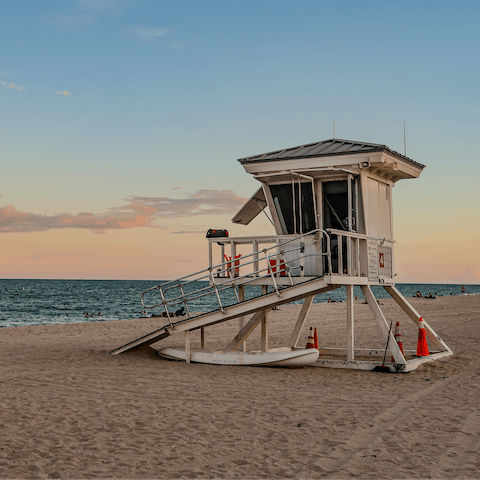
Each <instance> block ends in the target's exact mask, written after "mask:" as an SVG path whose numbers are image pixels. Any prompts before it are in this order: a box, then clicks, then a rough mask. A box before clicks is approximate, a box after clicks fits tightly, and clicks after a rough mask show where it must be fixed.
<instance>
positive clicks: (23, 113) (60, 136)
mask: <svg viewBox="0 0 480 480" xmlns="http://www.w3.org/2000/svg"><path fill="white" fill-rule="evenodd" d="M479 18H480V3H479V2H473V1H463V2H462V1H457V2H451V1H450V2H446V1H415V2H414V1H404V2H385V1H362V2H360V1H338V2H322V1H297V2H292V1H281V0H276V1H257V2H252V1H243V2H228V1H206V0H205V1H174V2H173V1H146V0H139V1H135V2H133V1H128V0H72V1H48V0H46V1H42V2H38V1H22V0H19V1H15V2H2V3H1V4H0V40H1V45H2V48H1V49H0V81H1V82H2V83H1V84H0V145H1V153H0V159H1V164H2V176H1V177H0V178H1V180H0V194H1V195H2V197H0V207H5V205H13V206H14V207H15V208H16V209H17V210H18V211H20V212H28V213H32V214H35V215H56V214H58V213H68V214H72V215H76V214H78V213H79V212H92V213H94V214H100V213H102V212H106V211H108V209H111V208H113V207H117V206H121V205H124V204H125V202H124V201H123V199H125V198H127V197H131V196H142V197H159V196H160V197H165V198H167V197H168V198H172V199H181V198H184V197H185V196H186V195H187V196H188V195H189V194H194V193H195V192H197V191H199V190H202V189H210V190H221V189H229V190H232V191H234V192H235V193H236V194H237V195H238V197H248V196H250V195H251V194H252V193H253V191H254V190H255V189H256V182H255V181H254V180H253V179H251V178H250V177H249V176H248V175H247V174H245V173H244V172H243V170H242V168H241V166H240V165H239V164H238V162H236V159H237V158H240V157H244V156H248V155H253V154H257V153H261V152H266V151H271V150H276V149H279V148H284V147H291V146H294V145H300V144H303V143H311V142H315V141H319V140H322V139H327V138H331V136H332V122H333V121H335V125H336V136H337V137H339V138H347V139H352V140H362V141H367V142H375V143H382V144H386V145H388V146H389V147H390V148H392V149H394V150H397V151H400V152H402V153H403V122H406V125H407V155H408V156H410V157H411V158H413V159H414V160H417V161H419V162H421V163H424V164H426V165H427V169H426V170H425V171H424V172H423V173H422V176H421V178H420V179H419V180H415V181H408V182H407V181H404V182H399V184H398V185H397V186H396V188H395V192H394V195H395V197H394V198H395V204H394V205H395V212H396V217H395V226H396V232H397V236H399V237H400V238H402V239H405V240H404V242H405V241H406V242H407V244H408V245H410V244H411V245H412V246H413V245H416V244H417V243H418V242H417V243H416V239H418V238H420V239H421V238H429V235H430V234H432V232H435V234H436V235H437V238H436V239H435V240H434V241H435V242H437V241H439V240H438V236H443V237H444V238H445V237H446V236H448V235H451V232H452V228H457V229H458V228H460V229H461V230H462V232H463V236H464V238H467V239H471V240H472V241H476V239H480V228H479V219H480V218H479V214H478V212H477V210H478V208H477V207H478V205H479V203H480V194H479V192H478V190H479V189H478V187H477V181H478V178H479V174H480V171H479V170H480V169H479V167H478V165H479V162H478V151H477V150H478V149H477V141H478V140H477V139H478V138H479V135H478V134H479V116H478V111H479V106H480V95H479V89H478V85H479V83H480V82H479V66H480V57H479V53H478V52H479V51H480V28H479V26H480V25H479ZM445 212H447V215H448V216H449V217H454V218H455V221H453V222H452V221H449V220H447V221H445ZM222 215H223V214H222ZM230 217H231V215H224V216H222V217H221V220H222V222H223V224H224V225H226V226H227V227H228V226H229V225H228V222H229V218H230ZM200 220H201V221H200ZM209 221H214V219H209ZM195 222H197V223H196V224H198V228H200V227H201V228H203V227H204V226H205V225H206V223H205V222H206V219H205V217H203V218H201V219H198V218H193V216H192V218H190V217H188V218H187V217H183V219H179V225H180V224H182V225H184V224H190V223H192V224H194V223H195ZM204 224H205V225H204ZM167 227H169V225H167ZM167 227H166V228H167ZM257 227H258V228H260V227H259V226H257ZM257 227H256V228H257ZM175 228H177V226H175ZM235 228H238V227H235ZM419 229H420V230H419ZM50 233H51V234H52V235H53V233H56V235H55V237H53V236H51V237H48V238H55V240H52V245H51V248H52V249H53V248H55V244H56V242H59V243H60V244H61V243H62V242H63V240H62V234H60V233H59V232H53V233H52V232H50ZM239 233H243V231H239ZM47 234H48V232H41V233H36V232H27V233H8V232H7V233H3V234H2V235H1V236H0V239H2V238H5V237H8V239H9V240H11V239H12V238H17V237H18V236H19V237H18V238H20V239H24V238H26V237H27V236H30V237H29V238H33V235H43V237H41V238H42V242H43V241H46V240H45V239H46V238H47ZM137 234H138V235H140V234H139V233H138V232H137ZM169 234H170V233H169V230H168V228H167V229H166V230H165V231H163V232H162V235H163V236H165V235H169ZM132 235H133V233H132ZM142 235H143V233H142ZM14 236H15V237H14ZM100 237H102V239H100ZM454 237H455V238H454V239H451V240H452V241H453V240H454V241H457V242H460V239H459V238H458V236H454ZM38 238H40V237H38ZM96 238H97V240H96V241H97V242H105V243H104V246H105V245H108V242H109V236H108V235H104V236H96ZM130 240H131V241H132V242H133V243H135V242H136V241H137V240H136V238H135V237H134V236H132V237H131V238H130ZM164 240H165V239H164V237H162V238H160V239H159V241H160V242H163V241H164ZM152 241H153V240H152ZM190 241H191V242H200V241H201V238H200V237H198V236H196V237H191V239H190ZM428 241H431V240H428ZM409 242H410V243H409ZM425 242H427V240H425ZM32 243H35V242H32ZM98 245H99V248H100V243H99V244H98ZM31 248H34V247H31ZM412 248H413V247H412ZM452 248H453V249H454V250H455V249H459V248H461V246H460V243H459V244H458V245H455V246H452ZM472 248H473V247H472ZM469 252H470V253H469V256H470V257H468V256H467V257H466V258H465V259H463V260H462V261H461V262H463V263H461V265H460V266H459V267H458V269H459V270H458V271H459V272H464V271H465V269H466V268H469V265H468V264H469V260H468V258H473V257H472V255H474V259H473V260H472V261H470V267H472V268H474V270H475V269H476V270H475V272H477V273H475V274H474V276H475V278H476V279H477V280H479V282H480V267H479V260H480V256H479V254H478V253H476V252H475V250H474V249H473V250H471V251H470V250H469ZM399 253H400V254H401V255H404V256H403V257H401V258H404V259H408V257H409V255H410V254H408V253H405V252H404V253H403V254H402V250H401V247H400V252H399ZM434 260H435V259H433V260H432V262H434ZM437 260H438V261H440V259H437ZM441 261H442V262H443V261H447V260H446V259H443V260H441ZM449 261H450V262H451V261H452V260H451V258H450V260H449ZM404 265H408V262H407V264H405V262H404ZM25 268H26V270H25V272H27V273H28V271H29V270H28V267H25ZM31 268H32V270H31V271H32V275H34V274H36V270H35V269H36V268H37V267H36V266H35V265H34V264H32V265H31ZM405 268H407V267H405ZM449 268H450V269H451V268H453V267H452V266H451V265H450V266H449ZM469 271H470V270H469ZM27 273H25V274H27ZM8 275H11V274H10V273H9V274H8ZM92 275H96V273H95V272H92ZM461 275H462V274H461V273H458V275H457V276H456V277H455V278H457V277H458V279H459V281H467V279H463V278H464V277H462V276H461ZM469 275H470V274H469ZM405 278H407V277H405ZM415 278H416V277H415ZM415 278H413V277H412V278H410V277H408V279H411V280H412V279H413V280H415ZM429 278H430V277H429ZM465 278H466V277H465ZM472 278H473V277H472ZM462 279H463V280H462ZM445 280H448V278H445Z"/></svg>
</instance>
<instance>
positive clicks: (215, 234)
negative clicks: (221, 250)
mask: <svg viewBox="0 0 480 480" xmlns="http://www.w3.org/2000/svg"><path fill="white" fill-rule="evenodd" d="M206 237H207V238H219V237H228V230H213V229H212V228H211V229H210V230H208V232H207V235H206Z"/></svg>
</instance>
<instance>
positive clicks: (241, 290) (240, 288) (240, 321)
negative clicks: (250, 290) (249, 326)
mask: <svg viewBox="0 0 480 480" xmlns="http://www.w3.org/2000/svg"><path fill="white" fill-rule="evenodd" d="M244 300H245V285H239V286H238V301H239V302H243V301H244ZM244 325H245V316H242V317H238V330H239V331H241V330H242V328H243V327H244ZM239 350H242V351H243V352H246V351H247V342H246V341H245V342H243V343H242V345H241V346H240V348H239Z"/></svg>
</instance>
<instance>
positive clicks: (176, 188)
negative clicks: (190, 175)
mask: <svg viewBox="0 0 480 480" xmlns="http://www.w3.org/2000/svg"><path fill="white" fill-rule="evenodd" d="M172 190H183V187H173V188H172Z"/></svg>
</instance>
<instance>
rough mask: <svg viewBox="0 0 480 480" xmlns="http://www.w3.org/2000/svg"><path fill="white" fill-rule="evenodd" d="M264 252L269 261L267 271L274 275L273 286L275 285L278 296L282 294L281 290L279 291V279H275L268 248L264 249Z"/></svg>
mask: <svg viewBox="0 0 480 480" xmlns="http://www.w3.org/2000/svg"><path fill="white" fill-rule="evenodd" d="M263 253H264V254H265V260H266V261H267V268H268V270H267V272H270V276H271V277H272V282H273V286H274V287H275V292H277V296H280V292H279V291H278V286H277V281H276V280H275V274H274V273H273V268H272V265H270V257H269V256H268V253H267V249H266V248H264V249H263Z"/></svg>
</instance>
